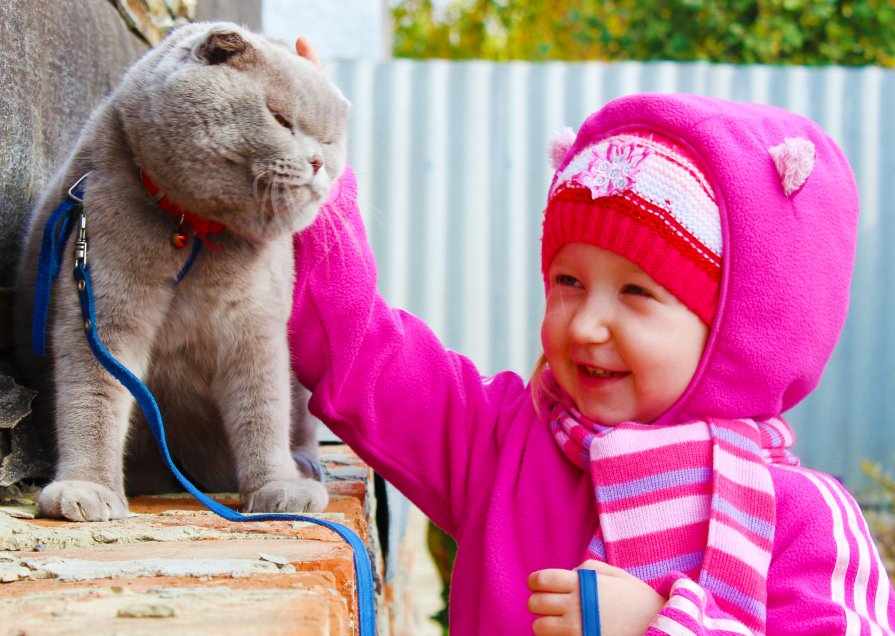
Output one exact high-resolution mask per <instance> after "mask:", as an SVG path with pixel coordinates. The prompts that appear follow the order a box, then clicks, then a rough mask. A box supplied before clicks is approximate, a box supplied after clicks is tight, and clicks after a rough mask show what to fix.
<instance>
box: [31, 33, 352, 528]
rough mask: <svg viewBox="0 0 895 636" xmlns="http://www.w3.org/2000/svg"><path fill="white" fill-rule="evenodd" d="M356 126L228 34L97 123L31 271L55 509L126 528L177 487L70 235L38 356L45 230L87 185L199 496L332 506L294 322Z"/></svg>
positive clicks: (289, 70)
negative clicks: (90, 305)
mask: <svg viewBox="0 0 895 636" xmlns="http://www.w3.org/2000/svg"><path fill="white" fill-rule="evenodd" d="M347 116H348V103H347V101H346V100H345V99H344V98H343V97H342V96H341V94H340V93H339V91H338V90H337V89H336V88H335V87H334V86H333V85H332V84H331V83H330V82H329V81H328V80H327V79H326V77H325V76H324V74H323V73H322V72H321V71H319V70H318V69H317V68H315V67H314V65H313V64H312V63H311V62H309V61H308V60H306V59H304V58H301V57H299V56H298V55H296V54H295V52H294V51H291V50H290V49H289V48H288V47H287V46H285V45H284V44H282V43H279V42H274V41H271V40H269V39H267V38H265V37H263V36H260V35H258V34H255V33H251V32H248V31H246V30H244V29H242V28H240V27H238V26H236V25H234V24H229V23H213V24H209V23H196V24H191V25H188V26H186V27H183V28H181V29H178V30H177V31H175V32H173V33H172V34H171V35H169V36H168V37H167V38H166V39H165V40H164V41H163V42H162V43H161V44H160V45H159V46H158V47H156V48H155V49H153V50H152V51H150V52H148V53H147V54H146V55H145V56H144V57H143V58H142V59H141V60H139V61H138V62H137V63H136V64H135V65H134V66H133V67H132V68H131V69H130V70H129V71H128V72H127V74H126V75H125V76H124V78H123V79H122V81H121V83H120V85H119V86H118V87H117V88H116V89H115V90H114V91H113V92H112V93H111V94H110V96H109V97H108V98H106V100H105V101H104V102H103V103H102V104H101V105H100V106H99V107H98V108H97V109H96V110H95V111H94V112H93V114H92V115H91V117H90V119H89V121H88V122H87V124H86V126H85V128H84V130H83V132H82V134H81V136H80V139H79V141H78V143H77V146H76V147H75V149H74V151H73V152H72V154H71V156H70V157H69V158H68V160H67V161H66V163H65V165H64V166H63V167H62V169H61V170H60V171H59V172H58V173H57V174H56V175H55V176H54V177H53V179H52V180H51V182H50V184H49V186H48V187H47V189H46V190H45V191H44V193H43V196H42V197H41V199H40V200H39V202H38V204H37V206H36V208H35V210H34V213H33V214H32V216H31V218H30V221H29V225H28V229H27V233H26V236H25V242H24V246H23V250H22V259H21V262H20V266H19V271H18V278H17V289H16V312H15V313H16V316H15V320H16V327H15V328H16V338H17V341H18V351H19V361H20V363H21V366H22V369H23V374H24V376H25V377H24V379H25V380H26V381H27V382H28V383H30V385H31V386H34V387H35V388H38V389H43V391H42V393H43V394H44V395H50V396H51V397H52V400H51V402H52V404H45V405H44V411H43V415H44V416H45V417H50V418H52V419H53V420H54V429H55V433H56V449H57V451H58V461H57V463H56V472H55V480H54V481H53V482H52V483H50V484H49V485H47V486H46V487H45V488H44V489H43V491H42V493H41V494H40V497H39V506H40V510H41V513H42V514H43V515H45V516H48V517H57V518H67V519H72V520H77V521H84V520H87V521H99V520H107V519H117V518H121V517H124V516H125V515H127V513H128V509H127V501H126V499H125V492H127V493H128V494H139V493H154V492H166V491H171V490H172V489H177V488H178V484H177V483H176V482H175V481H174V479H173V477H172V476H171V475H170V474H169V473H168V471H167V470H166V469H165V467H164V466H163V464H162V462H161V459H160V455H159V453H158V450H157V449H156V447H155V442H154V440H153V439H152V438H151V435H150V432H149V429H148V427H147V426H146V423H145V420H144V419H143V417H142V414H141V413H140V412H139V409H137V408H136V407H135V406H134V402H133V400H132V399H131V397H130V395H129V393H128V392H127V391H126V390H125V389H124V387H123V386H122V385H121V384H119V383H118V382H117V381H116V380H115V379H113V378H112V377H111V376H110V375H109V374H107V373H106V372H105V371H104V370H103V369H102V368H101V367H100V366H99V364H98V363H97V362H96V360H95V359H94V356H93V354H92V353H91V352H90V350H89V348H88V345H87V342H86V340H85V336H84V330H83V321H82V319H81V317H80V309H79V301H78V293H77V291H76V289H75V282H74V279H73V277H72V276H71V275H70V273H69V272H70V271H71V270H70V269H69V268H70V265H71V263H72V262H73V261H72V260H70V258H69V256H70V255H71V254H72V249H73V247H72V246H73V239H69V242H68V243H67V245H66V247H65V259H64V261H63V269H62V274H61V275H60V277H59V279H58V281H57V282H56V284H55V285H54V288H53V296H52V300H51V305H50V322H49V328H48V337H47V340H48V350H49V353H48V356H47V358H46V359H45V360H48V361H49V363H47V362H45V361H42V360H41V359H38V358H36V357H35V356H34V355H33V354H31V352H30V330H31V315H32V307H33V304H34V296H35V291H34V285H35V273H36V271H37V259H38V253H39V249H40V240H41V233H42V232H43V227H44V225H45V223H46V220H47V218H48V216H49V214H50V213H51V211H52V210H53V209H54V208H55V206H56V205H57V203H58V202H59V201H61V200H62V199H63V198H64V197H65V196H66V192H67V191H68V189H69V187H70V186H71V185H72V184H73V183H75V182H76V181H77V180H78V179H79V178H80V177H81V176H82V175H84V174H87V173H89V175H88V176H87V178H86V179H85V180H84V182H83V185H84V189H85V193H84V210H85V214H86V218H87V232H88V237H89V238H88V241H89V244H88V259H89V261H88V262H89V266H90V272H91V277H92V286H93V288H94V293H95V296H96V312H97V317H96V323H97V331H98V333H99V337H100V339H101V340H102V341H103V343H104V344H105V346H106V347H107V348H108V349H109V351H110V352H111V353H112V355H113V356H115V357H116V358H117V359H118V360H119V361H120V362H121V363H122V364H124V366H126V367H127V368H128V369H130V370H131V371H132V372H133V373H134V374H135V375H137V376H138V377H140V378H142V379H143V380H144V381H145V382H146V384H147V385H148V386H149V388H150V389H151V390H152V392H153V393H154V394H155V396H156V398H157V400H158V402H159V407H160V410H161V413H162V416H163V418H164V421H165V428H166V434H167V439H168V443H169V447H170V450H171V454H172V455H173V457H174V459H175V462H176V463H178V465H179V467H180V469H181V470H182V471H183V472H184V473H185V474H186V475H187V476H189V477H190V478H191V479H192V480H193V481H194V483H195V484H196V485H197V486H198V487H199V488H200V489H204V490H208V491H216V492H219V491H237V490H238V492H239V494H240V498H241V503H242V508H243V510H245V511H250V512H260V511H276V512H285V511H291V512H302V511H319V510H322V509H323V508H324V507H325V506H326V502H327V494H326V490H325V488H324V487H323V485H322V484H321V483H320V482H319V481H317V480H315V479H314V478H313V472H314V471H313V470H312V467H314V466H316V457H317V450H316V436H315V434H314V429H313V425H312V424H311V422H310V421H309V420H308V419H307V392H306V391H304V389H302V388H301V387H299V386H297V385H296V384H295V383H294V381H293V380H291V378H292V374H291V372H290V369H289V354H288V347H287V340H286V322H287V319H288V316H289V311H290V303H291V298H292V285H293V278H294V272H293V269H292V268H293V264H292V263H293V256H292V249H293V247H292V236H291V235H292V233H294V232H296V231H298V230H301V229H303V228H305V227H307V226H308V225H309V224H310V223H311V222H312V221H313V220H314V219H315V217H316V215H317V213H318V211H319V209H320V206H321V204H322V203H323V201H324V200H325V199H326V197H327V195H328V193H329V189H330V186H331V184H332V183H333V182H334V181H335V180H336V178H337V177H338V176H339V175H340V173H341V171H342V169H343V167H344V164H345V152H346V128H347ZM181 213H183V214H181ZM196 241H201V242H203V247H202V249H201V250H200V251H199V252H198V256H197V258H196V259H195V261H194V263H193V264H192V266H191V267H190V268H189V271H188V273H186V274H185V276H183V278H182V281H180V282H176V281H177V279H178V276H179V275H181V274H182V270H183V269H184V268H185V266H186V263H187V261H188V260H189V257H190V254H191V250H192V248H193V246H194V245H195V242H196ZM184 244H185V245H184ZM178 245H180V246H182V247H178ZM40 416H41V412H40V409H39V407H38V412H37V413H36V415H35V417H36V418H37V419H39V418H40ZM293 455H294V457H293Z"/></svg>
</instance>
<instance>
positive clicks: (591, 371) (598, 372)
mask: <svg viewBox="0 0 895 636" xmlns="http://www.w3.org/2000/svg"><path fill="white" fill-rule="evenodd" d="M584 369H585V371H586V372H587V374H588V375H592V376H594V377H597V378H605V377H608V376H611V375H619V374H618V373H617V372H616V371H607V370H606V369H595V368H593V367H585V368H584Z"/></svg>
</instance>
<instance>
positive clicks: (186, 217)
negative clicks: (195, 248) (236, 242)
mask: <svg viewBox="0 0 895 636" xmlns="http://www.w3.org/2000/svg"><path fill="white" fill-rule="evenodd" d="M140 180H141V181H142V182H143V187H144V188H146V192H148V193H149V196H150V197H152V199H153V201H155V202H156V203H157V204H158V206H159V207H160V208H161V209H162V210H164V211H165V212H166V213H167V214H168V215H170V216H171V217H173V218H175V219H177V224H178V228H180V227H181V226H183V225H184V224H185V225H186V227H187V229H188V230H189V232H190V234H192V235H193V236H195V237H196V238H197V239H199V240H200V241H202V242H203V243H205V246H206V247H208V249H210V250H212V251H217V250H219V249H220V248H219V247H218V246H216V245H212V244H211V243H210V242H209V240H208V235H209V234H219V233H220V232H223V231H224V230H226V229H227V226H226V225H224V224H223V223H218V222H217V221H209V220H207V219H203V218H201V217H199V216H196V215H195V214H193V213H192V212H190V211H189V210H184V209H183V208H181V207H180V206H179V205H177V204H176V203H174V202H173V201H172V200H171V199H169V198H168V195H166V194H165V193H164V192H162V191H161V189H159V187H158V186H157V185H155V182H154V181H153V180H152V179H151V178H150V177H149V174H147V173H146V171H144V170H143V169H142V168H140ZM180 247H182V245H181V246H180Z"/></svg>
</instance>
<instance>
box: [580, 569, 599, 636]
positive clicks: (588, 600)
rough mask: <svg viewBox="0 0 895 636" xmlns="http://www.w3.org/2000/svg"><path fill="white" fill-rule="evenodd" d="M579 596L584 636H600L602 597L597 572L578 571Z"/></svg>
mask: <svg viewBox="0 0 895 636" xmlns="http://www.w3.org/2000/svg"><path fill="white" fill-rule="evenodd" d="M578 595H579V597H580V599H581V633H582V634H583V636H600V597H599V594H598V590H597V573H596V572H595V571H593V570H578Z"/></svg>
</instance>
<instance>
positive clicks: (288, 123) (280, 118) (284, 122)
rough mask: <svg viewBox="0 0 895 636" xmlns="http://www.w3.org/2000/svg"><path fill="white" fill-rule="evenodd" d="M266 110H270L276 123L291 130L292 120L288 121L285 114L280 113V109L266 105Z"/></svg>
mask: <svg viewBox="0 0 895 636" xmlns="http://www.w3.org/2000/svg"><path fill="white" fill-rule="evenodd" d="M267 110H269V111H270V114H271V115H273V118H274V119H275V120H277V123H278V124H279V125H280V126H282V127H283V128H288V129H289V130H292V122H291V121H289V120H288V119H286V116H285V115H283V113H281V112H280V111H278V110H276V109H273V108H271V107H270V106H268V107H267Z"/></svg>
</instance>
